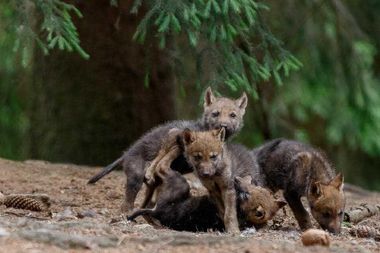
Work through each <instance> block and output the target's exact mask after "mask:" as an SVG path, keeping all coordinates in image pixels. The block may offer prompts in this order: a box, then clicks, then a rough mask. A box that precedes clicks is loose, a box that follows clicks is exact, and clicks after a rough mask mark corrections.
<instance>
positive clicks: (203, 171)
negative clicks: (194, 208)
mask: <svg viewBox="0 0 380 253" xmlns="http://www.w3.org/2000/svg"><path fill="white" fill-rule="evenodd" d="M224 134H225V129H224V128H222V129H220V130H219V131H218V130H211V131H206V132H200V131H197V132H196V131H190V130H189V129H186V130H184V131H183V134H182V136H183V137H182V139H183V144H184V155H185V157H186V160H187V162H188V163H189V164H190V165H191V166H192V167H193V168H194V172H195V174H196V175H197V176H198V178H199V179H200V181H201V182H202V184H203V185H204V186H205V187H206V189H207V190H208V192H209V194H210V198H211V199H212V200H213V201H214V202H215V204H216V207H217V209H218V214H219V217H220V218H221V219H222V220H223V223H224V226H225V229H226V231H227V232H229V233H237V232H239V223H238V217H237V209H236V203H237V196H236V190H235V177H237V176H239V177H240V178H244V177H247V176H250V177H251V178H253V179H255V177H257V175H256V173H255V171H257V169H255V166H257V165H256V163H255V161H254V159H253V158H252V156H251V155H250V153H249V151H248V150H247V149H246V148H245V147H243V146H242V145H237V144H228V143H224ZM260 215H261V214H260Z"/></svg>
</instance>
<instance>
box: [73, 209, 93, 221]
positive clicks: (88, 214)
mask: <svg viewBox="0 0 380 253" xmlns="http://www.w3.org/2000/svg"><path fill="white" fill-rule="evenodd" d="M77 217H78V218H79V219H83V218H85V217H89V218H95V217H96V212H95V211H94V210H91V209H89V210H84V211H81V212H79V213H78V214H77Z"/></svg>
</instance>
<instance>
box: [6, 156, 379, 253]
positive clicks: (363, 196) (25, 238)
mask: <svg viewBox="0 0 380 253" xmlns="http://www.w3.org/2000/svg"><path fill="white" fill-rule="evenodd" d="M99 170H100V168H90V167H85V166H77V165H70V164H52V163H47V162H43V161H25V162H14V161H9V160H3V159H0V191H1V192H2V193H3V194H5V195H7V194H18V193H22V194H25V193H43V194H47V195H48V196H49V197H50V199H51V202H52V205H51V209H50V212H41V213H40V212H31V211H26V210H21V209H13V208H6V207H5V206H1V207H0V252H7V253H12V252H63V251H67V250H68V251H70V252H82V251H88V250H95V251H101V252H149V253H156V252H200V253H202V252H255V253H261V252H291V253H295V252H317V253H319V252H380V242H378V241H375V240H374V239H370V238H356V237H353V236H351V235H350V233H349V230H350V228H349V226H350V224H345V225H344V227H343V231H342V233H341V234H340V235H331V245H330V247H322V246H310V247H305V246H303V245H302V243H301V240H300V234H301V233H300V231H299V229H298V228H297V225H296V222H295V220H294V218H293V217H292V213H291V211H290V210H289V209H288V208H287V209H286V211H285V212H284V211H282V210H281V211H280V212H279V213H278V214H277V216H276V217H275V222H274V223H273V222H270V223H269V224H268V227H267V228H264V229H261V230H258V231H255V230H247V231H243V233H242V234H241V235H238V236H231V235H226V234H223V233H220V232H208V233H190V232H178V231H173V230H169V229H163V228H154V227H152V226H150V225H148V224H146V223H145V222H144V220H138V222H137V223H135V222H128V221H126V220H125V219H123V218H122V216H121V214H120V205H121V203H122V200H123V195H124V194H123V184H124V181H125V176H124V175H123V173H122V172H121V171H116V172H113V173H111V174H110V175H109V176H107V177H105V178H104V179H102V180H100V181H99V182H98V183H97V184H96V185H86V182H87V180H88V179H89V178H90V177H91V176H92V175H94V174H95V173H96V172H97V171H99ZM346 196H347V205H346V209H349V208H350V207H354V206H358V205H360V204H361V203H368V204H378V203H379V202H380V193H374V192H367V191H364V190H360V189H359V190H357V191H350V192H347V193H346ZM361 224H364V225H368V226H371V227H376V228H380V215H377V216H372V217H370V218H368V219H366V220H364V221H362V222H361Z"/></svg>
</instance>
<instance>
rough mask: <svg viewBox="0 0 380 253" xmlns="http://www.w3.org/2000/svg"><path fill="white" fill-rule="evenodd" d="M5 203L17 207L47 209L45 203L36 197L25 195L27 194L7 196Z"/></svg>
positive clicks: (37, 209)
mask: <svg viewBox="0 0 380 253" xmlns="http://www.w3.org/2000/svg"><path fill="white" fill-rule="evenodd" d="M3 204H4V205H5V206H6V207H13V208H17V209H25V210H31V211H37V212H40V211H42V210H44V209H45V205H43V204H42V203H40V202H38V201H37V200H35V199H32V198H29V197H25V196H7V197H6V198H5V199H4V202H3Z"/></svg>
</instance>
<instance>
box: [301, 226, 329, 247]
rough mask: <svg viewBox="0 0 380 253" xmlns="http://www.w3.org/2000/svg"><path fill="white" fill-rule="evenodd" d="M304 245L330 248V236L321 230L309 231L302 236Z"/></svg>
mask: <svg viewBox="0 0 380 253" xmlns="http://www.w3.org/2000/svg"><path fill="white" fill-rule="evenodd" d="M301 240H302V243H303V245H305V246H311V245H322V246H330V236H329V234H328V233H327V232H325V231H323V230H320V229H308V230H306V231H305V232H304V233H303V234H302V235H301Z"/></svg>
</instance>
